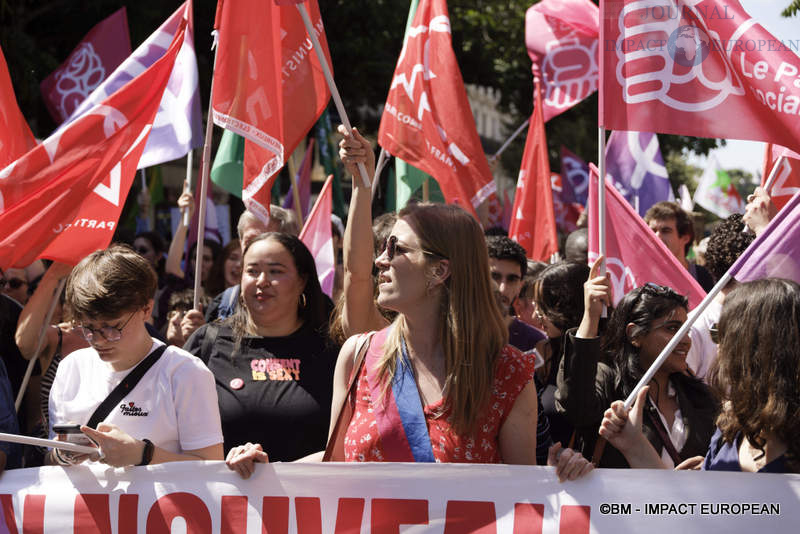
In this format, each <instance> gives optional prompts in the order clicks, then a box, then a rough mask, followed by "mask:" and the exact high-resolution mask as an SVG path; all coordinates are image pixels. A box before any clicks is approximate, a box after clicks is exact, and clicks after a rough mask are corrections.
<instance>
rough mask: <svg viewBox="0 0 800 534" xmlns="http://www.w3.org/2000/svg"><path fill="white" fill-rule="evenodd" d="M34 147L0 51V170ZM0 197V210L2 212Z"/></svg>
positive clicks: (31, 134)
mask: <svg viewBox="0 0 800 534" xmlns="http://www.w3.org/2000/svg"><path fill="white" fill-rule="evenodd" d="M34 146H36V139H34V137H33V133H31V129H30V127H29V126H28V123H27V122H26V121H25V117H23V116H22V112H21V111H20V110H19V106H17V97H16V95H14V86H12V85H11V76H10V75H9V74H8V65H6V58H5V57H4V56H3V51H2V50H0V169H2V168H3V167H5V166H6V165H8V164H9V163H11V162H12V161H14V160H15V159H17V158H18V157H20V156H21V155H23V154H24V153H25V152H27V151H28V150H30V149H32V148H33V147H34ZM2 206H3V204H2V197H0V210H2Z"/></svg>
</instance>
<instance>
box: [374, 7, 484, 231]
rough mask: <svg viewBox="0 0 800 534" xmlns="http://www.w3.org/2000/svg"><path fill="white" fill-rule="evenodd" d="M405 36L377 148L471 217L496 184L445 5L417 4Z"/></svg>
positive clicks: (387, 99)
mask: <svg viewBox="0 0 800 534" xmlns="http://www.w3.org/2000/svg"><path fill="white" fill-rule="evenodd" d="M407 33H408V38H407V39H406V41H405V42H404V44H403V50H402V51H401V52H400V58H399V59H398V60H397V66H396V67H395V71H394V76H393V78H392V85H391V87H390V89H389V95H388V96H387V98H386V106H385V107H384V110H383V116H382V117H381V126H380V129H379V131H378V144H380V145H381V146H382V147H383V148H384V149H386V151H387V152H389V153H390V154H392V155H393V156H395V157H398V158H400V159H402V160H403V161H406V162H408V163H410V164H411V165H413V166H414V167H416V168H418V169H420V170H422V171H424V172H426V173H428V174H430V175H431V176H433V177H434V178H435V179H436V181H437V182H438V183H439V187H440V188H441V189H442V193H443V194H444V197H445V200H446V201H447V202H450V203H456V204H459V205H460V206H461V207H462V208H464V209H466V210H467V211H470V212H471V213H472V214H473V215H475V207H476V206H478V205H480V204H481V203H482V202H483V201H484V200H486V198H487V197H488V196H489V195H490V194H491V193H493V192H494V190H495V183H494V179H493V178H492V173H491V171H490V170H489V162H488V161H487V159H486V155H485V154H484V153H483V148H482V147H481V142H480V138H479V137H478V131H477V129H476V127H475V119H474V118H473V117H472V111H471V109H470V107H469V101H468V100H467V91H466V89H464V81H463V80H462V78H461V71H460V70H459V68H458V63H457V62H456V57H455V54H454V53H453V47H452V43H451V39H450V18H449V16H448V12H447V3H446V2H445V0H421V1H420V3H419V6H418V7H417V12H416V13H415V15H414V21H413V22H412V24H411V28H410V30H409V31H408V32H407Z"/></svg>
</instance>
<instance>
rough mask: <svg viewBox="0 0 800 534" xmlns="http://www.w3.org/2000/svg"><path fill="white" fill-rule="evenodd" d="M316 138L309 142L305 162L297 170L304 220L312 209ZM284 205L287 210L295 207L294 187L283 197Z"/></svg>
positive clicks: (304, 157)
mask: <svg viewBox="0 0 800 534" xmlns="http://www.w3.org/2000/svg"><path fill="white" fill-rule="evenodd" d="M313 154H314V139H313V138H312V139H311V141H309V142H308V148H307V149H306V154H305V156H303V163H302V164H300V168H299V169H298V170H297V180H296V182H297V187H298V188H299V189H300V211H302V212H303V220H304V221H305V220H306V219H308V212H309V210H311V160H312V159H314V157H313ZM283 207H284V208H286V209H287V210H293V209H294V187H292V188H291V189H289V193H288V194H287V195H286V198H284V199H283Z"/></svg>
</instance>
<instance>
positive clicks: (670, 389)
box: [556, 258, 718, 467]
mask: <svg viewBox="0 0 800 534" xmlns="http://www.w3.org/2000/svg"><path fill="white" fill-rule="evenodd" d="M602 260H603V259H602V258H600V259H598V260H597V261H596V262H595V263H594V265H593V266H592V270H591V273H590V275H589V279H588V281H587V282H586V284H585V286H584V295H585V297H584V309H585V311H584V314H583V319H582V320H581V324H580V326H579V327H578V329H577V331H575V332H570V333H568V335H567V338H566V340H565V342H566V347H565V351H564V358H563V360H562V361H561V365H560V367H559V371H558V391H557V392H556V405H557V407H558V409H559V410H560V411H561V412H563V413H564V414H565V415H566V416H567V418H568V419H569V421H570V422H571V423H572V424H573V425H575V427H576V430H577V436H578V440H579V443H577V444H576V445H577V446H578V447H580V449H581V450H582V452H583V453H584V455H585V456H587V457H594V459H595V460H596V461H597V462H598V463H597V465H598V466H599V467H628V466H629V464H628V462H627V461H626V460H625V458H624V456H623V454H622V453H621V452H620V451H619V450H617V449H615V448H614V447H605V448H604V450H602V451H601V449H600V448H598V449H595V443H596V441H597V432H598V427H599V426H600V423H601V421H602V420H603V413H604V411H605V410H606V409H607V408H608V407H609V406H610V405H611V403H612V402H613V401H614V400H617V399H621V398H623V399H624V398H627V396H628V395H629V394H630V393H631V391H633V388H634V387H635V386H636V384H637V383H638V382H639V380H640V379H641V378H642V376H643V375H644V373H645V371H646V370H647V369H648V368H649V367H650V366H651V364H652V363H653V362H654V361H655V359H656V358H657V357H658V355H659V354H660V353H661V350H662V349H663V348H664V347H665V346H666V345H667V343H668V342H669V341H670V339H671V338H672V336H673V335H674V334H675V333H676V332H677V331H678V329H679V328H680V327H681V325H682V324H683V323H684V322H685V321H686V314H687V311H688V301H687V299H686V297H684V296H682V295H679V294H677V293H675V292H674V291H673V290H672V289H670V288H668V287H663V286H658V285H655V284H652V283H648V284H645V285H643V286H641V287H638V288H636V289H634V290H633V291H631V292H630V293H628V294H627V295H625V296H624V297H623V298H622V300H620V302H619V303H618V304H617V307H616V309H614V311H613V313H611V317H610V318H609V321H608V325H607V328H606V331H605V336H604V338H603V340H602V345H601V340H600V338H598V337H597V331H598V323H599V320H600V316H601V314H602V311H603V306H607V305H609V304H610V303H611V296H610V289H609V283H608V278H607V277H606V276H598V275H597V273H598V270H599V267H600V262H601V261H602ZM690 345H691V340H690V339H689V337H688V336H686V337H685V338H684V339H683V340H681V342H680V343H678V345H677V346H676V347H675V350H674V351H673V352H672V353H671V354H670V356H669V357H668V358H667V360H666V361H665V362H664V364H663V365H662V366H661V368H660V369H659V370H658V371H657V372H656V374H655V376H654V377H653V380H652V381H651V382H650V388H649V392H648V394H647V398H646V399H645V398H644V397H643V399H642V402H646V403H647V407H646V409H645V418H644V421H643V423H644V425H643V430H644V434H645V436H646V437H647V439H648V441H649V442H650V443H651V444H652V445H653V447H654V448H655V450H656V451H657V453H658V457H659V458H660V459H661V461H662V462H663V464H664V465H665V466H667V467H673V466H675V465H678V464H680V463H681V462H682V461H684V460H686V459H687V458H691V457H693V456H696V455H697V454H701V453H703V452H704V451H705V450H706V449H707V448H708V443H709V441H710V439H711V434H712V433H713V429H714V418H715V417H716V413H717V411H718V405H717V402H716V401H715V399H714V397H713V396H712V394H711V391H710V390H709V388H708V386H706V385H705V384H704V383H703V382H701V381H700V380H698V379H697V378H695V377H694V376H693V375H692V374H691V371H690V370H689V367H688V366H687V364H686V355H687V353H688V351H689V346H690ZM604 361H608V362H609V363H608V364H606V363H604ZM601 452H602V455H601Z"/></svg>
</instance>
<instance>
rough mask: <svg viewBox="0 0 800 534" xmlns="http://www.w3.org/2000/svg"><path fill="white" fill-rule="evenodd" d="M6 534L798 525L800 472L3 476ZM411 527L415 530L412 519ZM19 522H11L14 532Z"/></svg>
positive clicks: (780, 528) (407, 470) (53, 471)
mask: <svg viewBox="0 0 800 534" xmlns="http://www.w3.org/2000/svg"><path fill="white" fill-rule="evenodd" d="M0 511H2V512H3V515H4V516H5V520H3V518H2V517H0V532H9V533H11V534H33V533H37V534H38V533H42V534H50V533H63V532H75V533H78V532H79V533H81V534H84V533H102V534H112V533H113V534H132V533H135V532H147V533H148V534H161V533H167V532H172V533H192V534H205V533H215V534H216V533H220V534H245V533H252V534H256V533H261V532H268V533H269V534H285V533H286V534H288V533H289V532H292V533H294V532H298V533H302V534H322V533H323V532H324V533H336V534H339V533H355V532H373V533H399V532H401V531H402V532H404V533H416V532H437V533H445V534H461V533H466V532H481V533H508V534H511V533H513V534H551V533H552V534H556V533H558V534H589V533H590V532H591V533H595V532H596V533H615V534H619V533H628V532H629V533H637V534H640V533H647V534H657V533H660V532H666V533H669V534H676V533H680V534H689V533H693V532H698V533H703V534H708V533H713V532H752V533H757V532H761V533H776V532H797V528H798V525H800V475H772V474H750V473H720V472H716V473H701V472H674V471H650V470H630V469H598V470H595V471H594V472H592V473H590V474H589V475H588V476H586V477H585V478H583V479H581V480H578V481H575V482H565V483H559V482H558V480H557V479H556V478H555V476H554V471H553V470H552V469H551V468H546V467H520V466H505V465H495V466H489V465H480V466H476V465H463V464H462V465H459V464H280V463H279V464H271V465H258V466H257V468H256V474H255V475H254V476H253V477H252V478H251V479H250V480H242V479H241V478H239V476H238V475H237V474H235V473H233V472H232V471H229V470H228V469H227V468H226V467H225V465H224V464H222V463H221V462H207V463H198V462H180V463H173V464H165V465H158V466H151V467H146V468H145V467H134V468H128V469H113V468H106V467H100V466H95V467H88V466H77V467H71V468H66V469H64V468H61V467H45V468H40V469H21V470H16V471H8V472H6V473H3V474H2V477H0ZM401 525H402V526H401ZM3 527H5V529H4V528H3Z"/></svg>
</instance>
